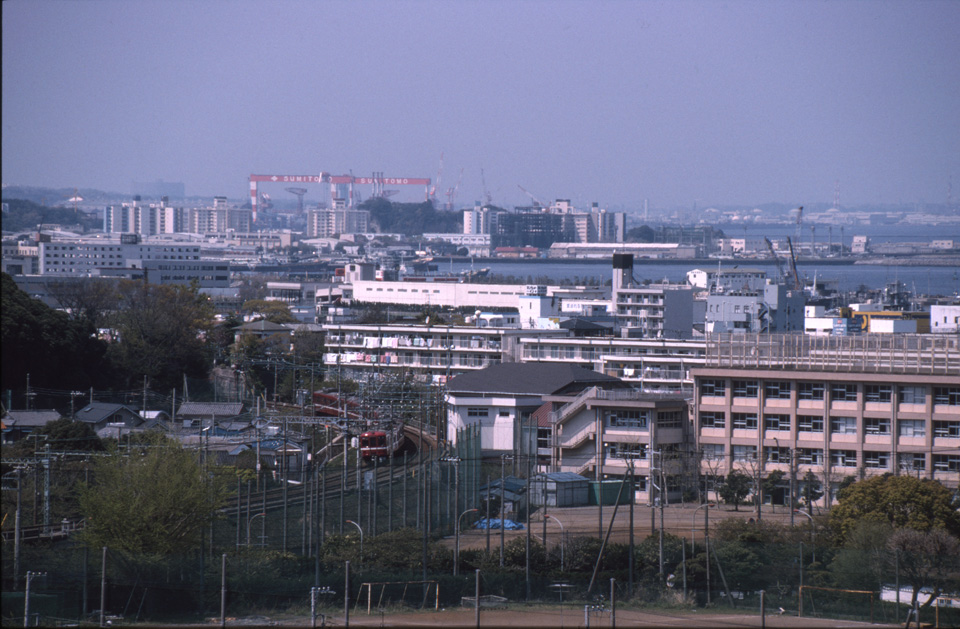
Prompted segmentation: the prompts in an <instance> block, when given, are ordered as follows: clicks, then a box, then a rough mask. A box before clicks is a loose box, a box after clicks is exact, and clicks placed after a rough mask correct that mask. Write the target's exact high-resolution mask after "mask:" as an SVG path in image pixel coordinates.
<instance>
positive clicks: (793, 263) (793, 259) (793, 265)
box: [787, 236, 803, 290]
mask: <svg viewBox="0 0 960 629" xmlns="http://www.w3.org/2000/svg"><path fill="white" fill-rule="evenodd" d="M787 246H788V247H790V271H791V272H792V273H793V288H794V289H795V290H800V289H801V288H803V284H802V283H801V282H800V274H799V273H797V254H796V253H794V251H793V241H792V240H790V236H787Z"/></svg>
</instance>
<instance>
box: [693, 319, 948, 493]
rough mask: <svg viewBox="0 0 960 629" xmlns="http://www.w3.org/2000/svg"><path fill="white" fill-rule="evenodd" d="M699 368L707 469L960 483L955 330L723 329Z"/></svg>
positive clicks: (698, 430)
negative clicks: (830, 332) (829, 332)
mask: <svg viewBox="0 0 960 629" xmlns="http://www.w3.org/2000/svg"><path fill="white" fill-rule="evenodd" d="M706 350H707V351H706V364H705V365H704V366H703V367H700V368H696V369H694V370H693V377H694V409H695V412H694V417H695V434H696V439H697V442H696V447H697V451H698V452H699V455H700V457H701V461H700V472H701V474H702V475H704V476H706V477H708V479H709V478H710V477H719V476H723V475H725V474H728V473H729V472H730V471H731V470H734V469H738V470H740V471H743V472H744V473H747V474H749V475H751V476H753V477H754V478H759V477H765V476H766V475H767V474H769V473H770V472H772V471H774V470H781V471H783V472H784V473H785V475H786V477H787V478H792V479H793V482H792V483H791V484H792V485H793V486H795V487H797V488H798V491H799V488H800V487H801V485H802V479H803V477H804V476H806V475H807V473H808V472H812V473H813V474H814V475H815V476H816V477H817V479H818V481H819V482H820V483H822V487H823V488H825V489H826V488H829V491H828V492H825V493H826V496H825V498H824V500H826V499H828V497H829V499H833V498H835V496H836V490H837V487H838V485H839V483H840V482H841V481H842V480H843V479H844V478H845V477H847V476H853V477H855V478H857V479H861V478H865V477H867V476H872V475H877V474H884V473H893V474H914V475H917V476H920V477H924V478H932V479H935V480H938V481H941V482H943V483H944V484H945V485H946V486H948V487H951V488H957V486H958V482H960V337H957V336H946V335H874V334H871V335H863V336H852V337H842V336H831V337H823V336H808V335H803V334H769V335H753V334H747V335H743V334H722V335H717V336H714V337H711V338H709V339H708V340H707V347H706Z"/></svg>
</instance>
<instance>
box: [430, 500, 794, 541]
mask: <svg viewBox="0 0 960 629" xmlns="http://www.w3.org/2000/svg"><path fill="white" fill-rule="evenodd" d="M706 511H707V509H706V508H700V509H697V505H693V504H691V505H668V506H666V507H664V509H663V526H664V530H666V531H667V532H669V533H672V534H674V535H677V536H679V537H685V538H687V539H688V540H689V539H690V538H691V536H695V537H696V539H698V540H702V539H703V534H704V514H705V512H706ZM709 511H710V515H709V525H710V526H711V527H713V526H714V525H715V524H716V523H717V522H718V521H720V520H723V519H727V518H738V519H744V520H747V519H749V518H754V519H755V518H756V516H757V513H756V508H755V507H740V511H734V510H733V507H729V506H727V505H721V506H720V507H710V508H709ZM613 512H614V507H612V506H604V507H603V512H602V514H601V513H600V509H599V507H596V506H594V507H566V508H553V509H549V510H548V511H547V514H548V515H550V516H552V517H550V518H547V544H548V545H549V546H550V547H553V546H554V545H555V544H556V543H558V541H557V540H558V539H559V538H557V537H556V535H558V534H559V533H560V525H558V524H557V522H556V520H560V522H561V523H562V524H563V531H564V533H565V536H566V539H568V540H569V539H572V538H574V537H580V536H590V537H601V532H600V531H601V528H600V524H601V519H600V516H601V515H602V523H603V533H602V534H603V535H605V534H606V529H607V527H608V526H609V525H610V518H611V517H612V516H613ZM651 513H652V514H653V516H654V517H655V518H656V527H657V529H659V527H660V510H659V509H654V508H652V507H648V506H645V505H636V506H635V507H634V511H633V523H634V527H633V530H634V539H635V541H637V542H639V541H641V540H643V538H645V537H646V536H647V535H649V534H650V533H651V530H653V529H652V526H651ZM553 518H556V520H554V519H553ZM761 518H762V519H763V520H765V521H775V522H783V523H789V522H790V512H789V510H788V509H787V508H786V507H776V508H775V510H774V509H772V508H771V507H770V506H766V507H764V509H763V512H762V515H761ZM794 524H795V525H796V526H798V527H809V526H810V520H809V519H808V518H807V517H806V516H805V515H802V514H799V513H798V514H796V515H794ZM629 525H630V507H629V505H620V507H619V508H618V509H617V513H616V519H615V520H614V525H613V532H612V533H611V535H610V540H611V541H614V542H627V541H628V539H629V531H630V526H629ZM530 532H531V534H532V535H534V536H536V539H540V538H542V537H543V516H542V514H541V513H540V512H539V511H538V512H536V513H534V514H533V515H532V516H531V527H530ZM524 535H526V532H525V531H504V541H505V542H509V541H510V540H511V539H513V538H515V537H522V536H524ZM444 542H445V543H447V544H450V545H451V546H452V545H453V544H454V537H453V536H450V537H449V538H448V539H446V540H444ZM486 543H487V532H486V531H485V530H477V529H464V531H463V532H462V533H461V534H460V548H461V549H465V548H473V549H483V548H486ZM490 547H491V549H493V548H499V547H500V531H499V530H493V531H490Z"/></svg>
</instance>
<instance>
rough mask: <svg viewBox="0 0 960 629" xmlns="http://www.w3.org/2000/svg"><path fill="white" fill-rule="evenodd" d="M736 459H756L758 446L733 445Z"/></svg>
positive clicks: (734, 458)
mask: <svg viewBox="0 0 960 629" xmlns="http://www.w3.org/2000/svg"><path fill="white" fill-rule="evenodd" d="M733 460H734V461H756V460H757V446H736V445H735V446H733Z"/></svg>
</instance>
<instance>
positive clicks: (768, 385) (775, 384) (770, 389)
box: [763, 380, 790, 400]
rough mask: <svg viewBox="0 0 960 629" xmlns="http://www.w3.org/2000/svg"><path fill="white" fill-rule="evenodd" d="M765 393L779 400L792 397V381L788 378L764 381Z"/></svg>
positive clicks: (768, 396)
mask: <svg viewBox="0 0 960 629" xmlns="http://www.w3.org/2000/svg"><path fill="white" fill-rule="evenodd" d="M763 394H764V395H765V396H767V398H772V399H778V400H789V399H790V383H789V382H788V381H786V380H773V381H769V382H764V383H763Z"/></svg>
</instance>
